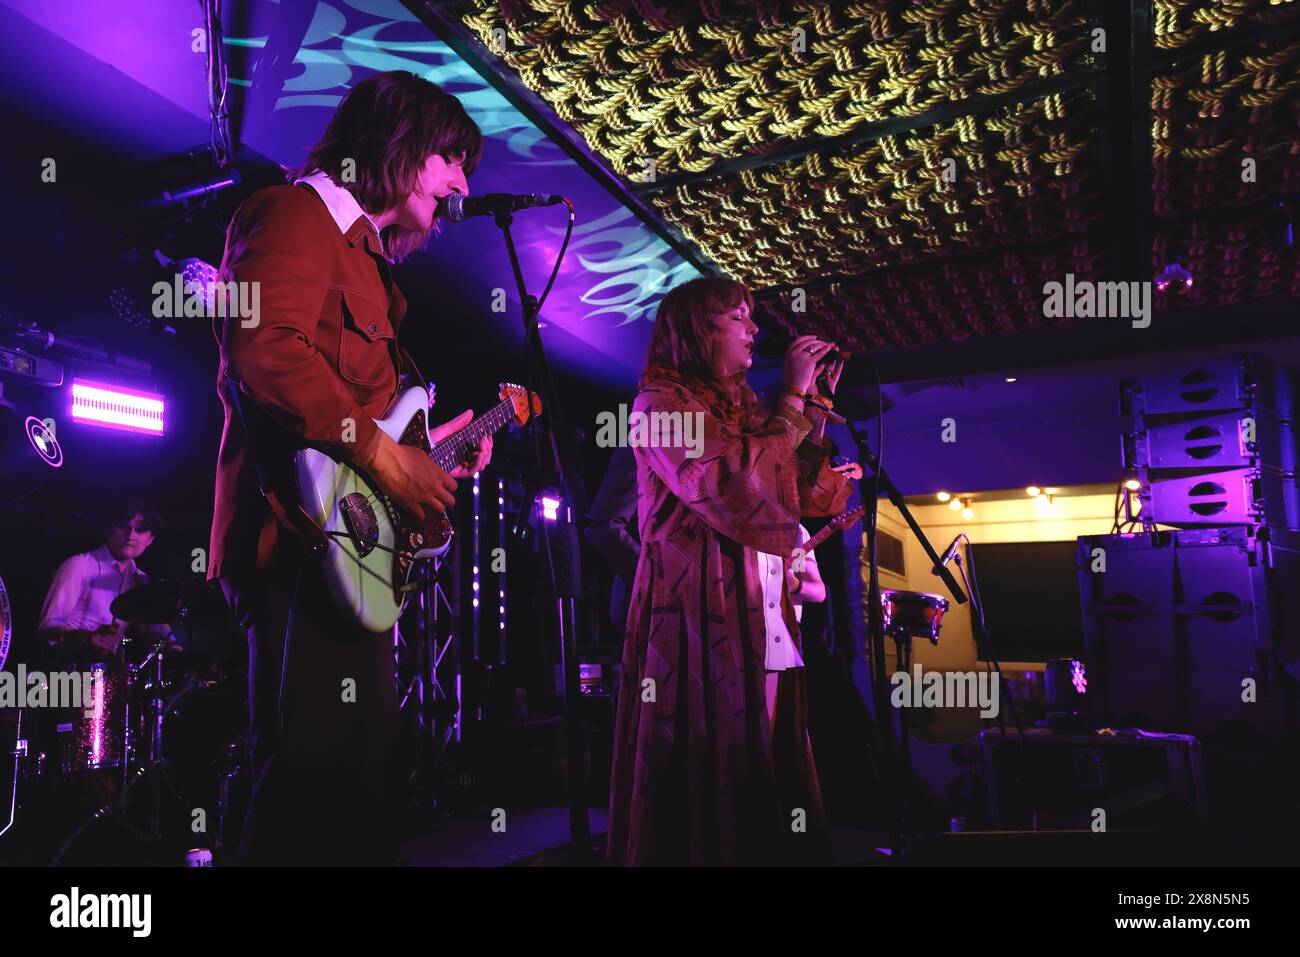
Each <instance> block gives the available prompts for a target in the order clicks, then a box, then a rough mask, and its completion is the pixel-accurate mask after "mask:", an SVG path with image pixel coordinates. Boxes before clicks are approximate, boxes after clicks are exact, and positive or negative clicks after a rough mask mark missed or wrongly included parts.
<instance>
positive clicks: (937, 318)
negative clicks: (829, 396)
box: [450, 0, 1300, 349]
mask: <svg viewBox="0 0 1300 957" xmlns="http://www.w3.org/2000/svg"><path fill="white" fill-rule="evenodd" d="M450 8H454V10H455V11H457V12H456V13H454V16H455V17H456V18H457V19H459V21H460V25H461V26H462V28H464V29H465V30H467V31H468V35H470V36H473V37H476V38H477V39H478V40H479V41H481V42H482V43H483V44H484V46H486V47H487V48H488V51H492V52H485V53H484V54H483V59H484V61H485V62H487V63H489V64H491V65H492V68H493V69H496V70H497V71H498V72H500V73H502V74H503V75H505V76H508V77H510V78H511V79H512V80H513V81H515V82H518V83H520V84H521V85H523V86H525V87H527V88H528V89H529V90H530V91H532V92H533V93H535V94H536V95H537V96H538V97H539V98H540V99H541V100H542V101H544V102H545V103H547V104H549V106H550V107H551V109H552V110H553V111H554V112H555V114H556V115H557V116H558V117H559V118H560V119H561V120H563V121H564V122H566V123H568V124H569V125H570V126H572V128H573V130H574V131H575V132H576V133H578V134H580V135H581V137H582V138H583V139H584V140H585V142H586V144H587V146H588V147H589V148H590V150H591V152H592V154H593V156H594V157H596V158H597V159H598V160H600V161H602V162H603V163H604V164H605V166H606V168H607V169H609V170H610V171H612V172H613V173H614V174H615V175H616V176H617V177H620V178H621V180H622V182H623V184H624V186H625V187H626V188H627V189H628V190H629V191H630V192H633V193H635V194H636V195H637V196H638V198H639V199H640V200H642V201H643V204H644V207H645V208H646V209H648V210H649V211H650V212H651V213H652V214H653V215H656V216H657V217H658V218H659V219H660V221H661V222H662V223H663V224H664V229H665V230H666V231H667V232H668V233H669V234H671V235H673V236H674V237H677V238H678V239H679V240H680V241H682V242H684V243H685V244H688V245H693V246H694V247H695V248H696V249H698V250H699V251H700V252H701V253H702V258H701V261H706V260H707V261H711V264H712V265H713V266H714V267H716V268H717V269H718V270H719V271H722V272H725V273H727V274H729V275H733V276H735V277H736V278H738V279H741V280H742V281H744V282H746V283H748V284H749V285H750V286H751V287H752V288H753V289H754V290H755V291H756V293H757V294H758V295H759V297H760V302H761V303H762V307H761V309H760V310H759V312H760V313H761V314H764V315H765V316H766V319H765V320H764V321H766V322H768V323H770V324H771V325H774V326H779V327H781V328H784V329H786V330H788V331H791V332H795V331H800V332H817V333H821V334H824V335H825V336H827V337H830V338H833V339H835V340H836V341H838V342H840V343H841V344H849V345H850V346H851V347H852V348H855V349H876V348H886V347H905V346H908V345H913V344H920V343H926V342H933V341H938V340H956V339H963V338H967V337H970V336H976V335H981V336H982V335H998V334H1006V333H1011V332H1016V331H1019V330H1026V329H1032V328H1036V327H1039V326H1044V325H1048V324H1053V325H1065V324H1070V323H1072V322H1074V321H1075V320H1072V319H1068V318H1051V319H1048V318H1046V317H1044V315H1043V286H1044V285H1045V284H1046V283H1048V282H1059V281H1061V280H1062V279H1063V277H1064V276H1065V275H1066V274H1067V273H1072V274H1073V275H1074V277H1075V279H1076V281H1081V280H1085V279H1091V280H1094V281H1107V280H1109V281H1115V280H1118V279H1121V278H1122V279H1124V280H1130V279H1142V280H1147V279H1151V278H1154V276H1155V274H1156V273H1157V272H1158V271H1159V270H1160V269H1161V268H1162V267H1163V266H1164V265H1165V264H1167V263H1169V262H1172V261H1173V260H1174V259H1175V258H1177V259H1180V260H1181V262H1182V263H1183V265H1184V266H1186V267H1187V268H1188V269H1189V270H1191V271H1192V272H1193V274H1194V275H1195V276H1196V282H1195V283H1194V285H1193V288H1192V289H1191V290H1189V291H1188V292H1187V293H1186V294H1185V295H1184V296H1183V297H1182V298H1181V299H1180V300H1179V301H1178V302H1177V303H1172V305H1199V304H1205V303H1229V302H1239V301H1243V300H1249V299H1253V298H1258V297H1264V296H1282V295H1295V294H1296V292H1297V284H1298V283H1300V262H1298V261H1297V256H1296V253H1295V250H1294V247H1293V246H1288V245H1286V244H1285V243H1282V242H1279V240H1278V237H1279V235H1280V234H1281V232H1282V230H1281V229H1280V227H1279V223H1280V222H1281V221H1282V220H1284V219H1285V217H1286V216H1287V215H1290V216H1294V211H1295V205H1294V204H1295V202H1296V200H1297V197H1300V134H1298V133H1297V130H1300V71H1298V70H1297V60H1298V59H1300V2H1298V0H1151V2H1150V3H1146V2H1140V0H1134V2H1133V3H1132V4H1131V5H1127V6H1122V5H1112V4H1102V3H1100V2H1093V0H1019V2H1012V0H920V2H907V0H859V2H852V0H849V2H839V3H832V2H828V0H695V2H683V3H678V4H667V3H655V2H651V0H604V2H580V0H532V2H525V0H507V2H502V3H499V4H498V3H489V2H487V0H464V2H460V3H452V4H450ZM1148 10H1149V17H1147V16H1146V15H1145V13H1146V11H1148ZM1100 27H1104V28H1105V29H1104V35H1103V39H1104V41H1105V42H1106V43H1108V44H1110V45H1111V46H1112V51H1111V53H1114V52H1115V51H1116V50H1122V51H1127V50H1129V49H1130V46H1131V47H1132V49H1133V56H1134V57H1135V58H1136V59H1135V60H1134V62H1133V63H1132V64H1129V65H1125V66H1124V67H1123V69H1124V73H1123V74H1119V73H1116V72H1115V70H1116V69H1119V66H1118V65H1121V64H1126V63H1127V60H1126V59H1125V58H1122V57H1118V56H1112V55H1108V54H1107V52H1106V51H1105V50H1104V49H1099V48H1098V33H1099V32H1103V31H1099V29H1098V28H1100ZM1139 29H1143V30H1146V31H1147V32H1146V34H1145V35H1144V36H1139V39H1138V40H1137V41H1136V42H1134V41H1133V39H1132V34H1133V31H1135V30H1139ZM796 40H798V41H799V42H796ZM1108 80H1109V81H1112V82H1109V83H1108ZM1148 82H1149V91H1148V90H1147V89H1146V88H1145V85H1146V84H1147V83H1148ZM1130 83H1136V84H1137V85H1135V86H1133V87H1132V90H1131V91H1126V87H1127V86H1128V84H1130ZM1148 93H1149V99H1148ZM1115 97H1122V98H1123V100H1122V102H1120V103H1118V104H1117V103H1116V102H1115V101H1114V98H1115ZM1117 107H1123V109H1117ZM1148 108H1149V110H1150V113H1149V115H1148V114H1147V113H1146V110H1147V109H1148ZM1120 114H1122V118H1117V117H1119V116H1120ZM1148 124H1149V140H1148V138H1147V136H1146V135H1145V134H1146V132H1147V128H1148ZM1137 133H1142V134H1143V136H1141V137H1138V136H1137V135H1136V134H1137ZM1134 143H1137V144H1139V145H1138V146H1137V148H1136V149H1135V148H1134V146H1133V144H1134ZM1148 150H1149V154H1148V152H1147V151H1148ZM1135 153H1136V155H1134V154H1135ZM1119 156H1125V157H1127V159H1126V160H1125V161H1124V165H1123V166H1119V165H1117V162H1118V160H1117V159H1116V157H1119ZM1246 160H1250V161H1252V162H1253V164H1254V169H1255V173H1256V174H1257V175H1255V176H1254V177H1253V178H1251V177H1250V176H1243V169H1245V168H1246V166H1248V165H1250V164H1247V163H1245V162H1244V161H1246ZM1126 184H1127V185H1126ZM1134 184H1136V187H1135V186H1134ZM1126 189H1135V192H1134V194H1133V195H1132V196H1131V197H1130V196H1129V195H1128V194H1127V193H1126V192H1125V190H1126ZM1130 200H1131V201H1130ZM1148 203H1149V204H1150V205H1149V206H1148ZM1125 212H1128V213H1129V215H1131V216H1135V217H1137V218H1138V219H1139V221H1141V222H1142V223H1144V224H1148V225H1149V232H1139V233H1138V234H1137V240H1136V242H1135V243H1133V245H1132V247H1131V249H1132V250H1134V251H1135V252H1134V254H1133V256H1132V257H1130V256H1129V255H1128V254H1127V253H1124V252H1123V249H1122V248H1121V244H1119V243H1118V242H1117V237H1122V236H1128V237H1133V236H1134V235H1135V234H1134V232H1133V226H1132V223H1131V221H1127V220H1125V218H1124V213H1125ZM1282 225H1285V223H1284V222H1282ZM1148 255H1149V256H1150V270H1151V271H1150V273H1149V275H1147V276H1130V275H1127V273H1129V272H1132V271H1134V270H1135V269H1136V270H1139V271H1140V270H1141V269H1142V268H1143V267H1141V265H1140V263H1141V262H1142V261H1144V260H1145V259H1146V257H1147V256H1148ZM1125 264H1127V266H1126V265H1125ZM1116 270H1119V271H1122V272H1124V273H1125V275H1123V276H1119V275H1116V274H1115V273H1116ZM796 289H797V290H800V295H799V296H798V299H799V301H800V302H801V303H802V304H805V311H803V312H801V313H799V314H796V313H794V312H793V311H792V310H793V308H794V305H795V300H796V297H795V295H794V292H795V290H796ZM1156 303H1157V305H1171V304H1168V303H1163V302H1162V300H1161V298H1160V297H1159V296H1157V299H1156Z"/></svg>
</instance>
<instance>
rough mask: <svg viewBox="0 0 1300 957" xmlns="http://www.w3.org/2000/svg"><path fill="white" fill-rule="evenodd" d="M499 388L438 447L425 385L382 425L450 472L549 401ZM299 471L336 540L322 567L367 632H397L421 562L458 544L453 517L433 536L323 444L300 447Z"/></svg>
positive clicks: (305, 501) (305, 496)
mask: <svg viewBox="0 0 1300 957" xmlns="http://www.w3.org/2000/svg"><path fill="white" fill-rule="evenodd" d="M499 394H500V398H501V403H500V404H499V405H497V406H496V407H494V408H493V409H491V410H489V411H488V412H486V413H484V414H483V415H481V416H479V417H478V418H477V419H475V420H474V421H473V422H471V423H470V424H469V425H467V426H465V427H464V428H463V429H461V430H460V431H459V432H456V433H454V434H452V435H450V436H448V437H447V438H445V439H443V440H442V441H441V442H439V443H437V444H436V445H435V444H434V443H433V442H432V441H431V440H430V438H429V421H428V409H429V395H428V393H427V392H425V391H424V390H423V389H420V388H412V389H407V390H406V391H405V392H403V393H402V394H401V395H399V396H398V397H397V400H396V401H395V402H394V403H393V406H392V408H390V409H389V410H388V414H387V415H386V416H385V417H384V418H382V419H376V420H375V424H376V425H378V426H379V428H380V429H382V430H383V431H384V432H385V433H387V434H388V435H389V436H390V437H391V438H392V439H393V440H394V441H395V442H397V443H398V444H399V445H412V446H415V447H416V448H418V449H422V450H424V451H425V452H426V453H427V454H428V455H429V457H430V458H431V459H433V461H434V464H436V465H437V466H438V467H439V468H441V469H442V470H443V471H445V472H450V471H451V470H452V469H454V468H456V467H457V466H458V465H460V464H461V462H462V461H463V460H464V458H465V455H466V452H467V451H469V450H473V449H477V448H478V444H479V440H480V439H482V438H483V437H484V436H486V435H492V434H493V433H495V432H497V431H499V430H500V429H502V428H504V427H505V426H507V425H509V424H510V423H512V422H514V423H516V424H518V425H523V424H524V423H525V422H527V421H528V418H529V415H530V414H532V415H540V414H541V411H542V404H541V400H540V399H539V398H538V397H537V395H536V393H534V395H533V402H532V408H531V409H530V408H529V403H528V391H527V390H526V389H524V388H523V387H522V386H518V385H511V384H503V385H502V386H501V391H500V393H499ZM294 472H295V478H296V480H297V486H298V489H297V490H298V495H299V498H300V500H301V502H302V507H303V511H305V512H306V513H307V516H308V517H309V518H310V519H311V520H312V521H313V522H315V523H316V524H317V525H318V526H320V528H321V530H322V531H323V532H324V534H325V535H326V537H327V538H328V539H329V544H328V546H327V547H326V549H325V553H324V556H323V557H322V559H321V567H322V570H323V571H324V574H325V580H326V581H327V582H328V583H329V586H330V590H331V591H332V592H333V593H334V597H335V599H337V601H338V603H339V605H340V606H341V608H342V609H343V612H344V614H345V616H347V617H348V618H349V619H350V620H351V621H352V622H353V623H354V624H357V625H360V626H361V627H362V628H364V629H365V630H366V631H373V632H385V631H388V630H390V629H391V628H392V627H393V625H395V624H396V623H397V619H398V618H400V617H401V616H402V612H403V610H404V609H405V608H406V602H407V599H408V598H409V596H410V588H408V587H407V586H408V585H409V583H410V578H411V571H412V569H413V568H414V567H415V563H416V562H417V561H419V560H421V559H426V558H440V557H442V556H443V555H445V554H446V553H447V550H448V549H449V548H451V537H452V534H453V529H452V525H451V519H449V518H448V517H447V516H446V514H442V515H439V516H438V520H437V522H436V528H435V529H434V530H433V538H432V539H429V537H428V536H426V535H425V534H424V531H423V530H422V529H421V528H420V526H419V525H418V524H417V523H414V522H412V521H411V520H410V519H408V518H407V516H406V514H405V513H404V512H402V511H401V510H399V509H398V508H397V506H396V505H395V504H394V503H393V502H392V501H391V500H390V499H389V498H388V496H387V495H385V494H384V493H383V492H381V491H379V490H378V489H377V488H375V486H374V485H372V484H371V483H370V480H369V479H368V478H367V477H366V476H365V475H363V474H362V473H361V472H358V471H357V470H356V469H354V468H353V467H352V466H351V465H348V464H347V463H344V462H338V461H336V460H334V459H332V458H330V456H328V455H326V454H325V453H324V452H321V451H318V450H317V449H302V450H301V451H299V452H298V453H297V454H296V455H295V456H294Z"/></svg>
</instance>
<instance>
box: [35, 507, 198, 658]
mask: <svg viewBox="0 0 1300 957" xmlns="http://www.w3.org/2000/svg"><path fill="white" fill-rule="evenodd" d="M162 527H163V522H162V517H161V516H160V515H159V513H158V511H157V509H155V508H154V507H153V506H152V505H150V504H149V503H148V502H145V501H142V500H140V499H130V500H129V501H126V502H124V503H123V504H122V505H121V506H119V507H118V508H116V509H115V510H114V511H112V512H111V513H110V514H109V515H108V516H107V521H106V522H105V525H104V528H103V535H104V544H103V545H101V546H100V547H99V548H97V549H95V550H94V551H92V552H82V553H80V554H77V555H73V556H72V557H71V558H69V559H67V560H66V561H64V562H63V564H62V565H60V566H59V569H58V571H56V572H55V573H54V579H53V580H52V581H51V582H50V589H49V592H48V593H47V594H46V596H45V605H44V606H43V607H42V609H41V618H40V624H39V625H38V626H37V635H38V637H40V638H41V639H43V640H44V642H45V643H46V644H47V646H48V647H49V648H50V650H51V651H52V652H54V654H55V656H56V657H57V658H60V659H61V660H63V661H65V662H68V661H89V660H111V659H114V658H118V657H120V655H121V647H122V639H123V637H124V632H125V630H126V623H125V622H123V621H122V620H121V619H119V618H117V617H115V616H114V615H113V612H112V611H111V610H110V608H109V606H110V605H111V604H112V603H113V600H114V599H115V598H117V596H118V595H120V594H122V593H123V592H125V591H129V590H130V589H132V588H135V587H137V586H139V585H143V584H144V583H145V582H147V581H149V576H148V575H147V574H146V573H145V572H143V571H142V570H141V569H140V568H139V567H138V566H137V565H136V560H137V559H138V558H139V557H140V556H141V555H143V554H144V553H145V551H147V550H148V548H149V546H150V545H151V544H153V540H154V535H156V534H157V533H158V532H160V531H161V530H162ZM132 627H133V628H134V629H137V630H138V631H139V632H141V636H142V637H144V638H146V639H158V638H162V639H167V640H168V642H169V643H170V644H173V645H174V644H177V642H176V638H175V636H174V635H172V633H171V629H170V628H168V627H167V626H166V625H158V626H153V625H135V626H132Z"/></svg>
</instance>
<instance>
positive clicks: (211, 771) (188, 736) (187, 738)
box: [163, 679, 248, 851]
mask: <svg viewBox="0 0 1300 957" xmlns="http://www.w3.org/2000/svg"><path fill="white" fill-rule="evenodd" d="M233 684H235V683H234V682H233V681H232V680H230V679H227V680H226V681H223V682H193V683H191V684H189V685H186V686H184V687H182V688H180V689H178V690H177V691H176V693H174V694H173V695H172V696H171V697H170V698H169V699H168V702H167V721H166V725H165V733H164V736H163V752H164V756H165V757H166V759H167V770H168V773H169V774H170V776H171V779H172V781H173V782H174V783H175V784H176V786H177V787H178V789H179V790H180V793H181V796H182V797H183V798H184V802H185V806H186V807H187V808H189V809H191V810H190V814H191V816H192V815H193V812H194V810H199V809H201V810H202V811H203V816H204V818H205V822H204V830H205V833H206V834H207V836H208V839H209V840H211V841H216V840H218V839H219V840H220V841H221V842H222V843H223V844H224V845H225V846H226V848H227V849H228V850H229V851H233V850H234V845H235V842H236V840H237V835H238V830H239V824H240V823H241V822H242V820H243V814H244V808H245V806H246V803H247V797H246V794H247V773H246V766H247V761H246V759H245V742H246V740H247V737H246V733H245V732H246V730H247V727H248V706H247V703H246V699H245V696H244V695H243V694H241V693H239V692H238V691H236V690H234V687H232V685H233ZM235 687H238V685H235ZM193 824H194V821H193V820H191V821H189V822H187V823H186V826H187V827H192V825H193Z"/></svg>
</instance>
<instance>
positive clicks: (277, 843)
mask: <svg viewBox="0 0 1300 957" xmlns="http://www.w3.org/2000/svg"><path fill="white" fill-rule="evenodd" d="M231 584H232V590H233V592H234V595H235V607H236V610H237V611H238V613H239V615H240V618H241V620H242V621H243V622H244V624H245V627H246V628H247V631H248V638H249V672H248V685H249V706H250V708H249V710H250V752H251V754H250V756H251V765H252V790H251V793H250V795H249V805H248V815H247V817H246V819H245V822H244V828H243V833H242V838H241V841H240V847H239V858H238V859H239V862H240V863H241V864H313V865H321V864H392V863H395V862H396V856H397V844H398V839H399V836H400V835H399V823H400V817H401V801H400V791H401V788H400V783H401V780H402V775H401V772H400V769H399V764H398V757H399V756H398V751H397V740H398V704H397V701H398V699H397V688H396V685H395V675H394V663H393V636H392V634H391V633H386V634H382V635H375V634H370V633H367V632H364V631H361V630H360V629H359V628H357V627H356V626H353V625H351V624H350V623H349V622H348V621H347V620H346V618H345V617H344V613H343V611H342V610H341V608H340V606H339V605H338V604H337V603H336V602H335V600H334V598H333V596H332V595H331V594H330V593H329V590H328V586H327V585H326V584H325V581H324V579H323V578H322V577H321V574H320V570H319V568H318V567H317V566H315V565H314V564H305V565H302V566H294V567H290V568H287V569H280V570H277V571H276V572H274V573H268V574H266V575H262V576H259V577H256V578H251V579H248V580H243V581H239V582H232V583H231ZM286 637H287V649H286Z"/></svg>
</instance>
